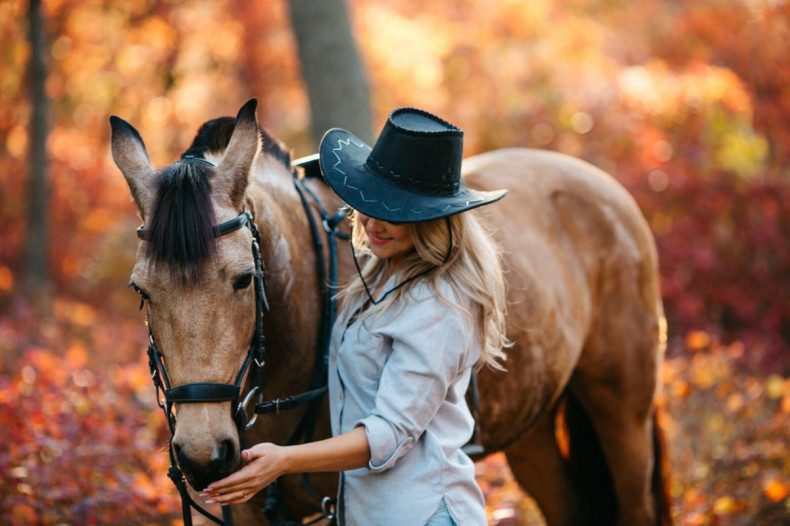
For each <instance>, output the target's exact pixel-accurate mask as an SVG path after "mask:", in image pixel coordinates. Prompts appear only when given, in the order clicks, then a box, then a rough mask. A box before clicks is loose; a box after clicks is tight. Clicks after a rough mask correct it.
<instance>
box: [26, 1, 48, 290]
mask: <svg viewBox="0 0 790 526" xmlns="http://www.w3.org/2000/svg"><path fill="white" fill-rule="evenodd" d="M40 8H41V0H30V8H29V11H28V21H29V24H30V27H29V32H28V36H29V40H30V70H29V74H30V77H29V80H30V98H31V101H30V102H31V106H32V111H31V116H30V174H29V179H28V194H27V205H28V207H27V231H26V233H25V248H24V254H25V261H24V278H23V279H24V286H25V290H26V292H27V293H28V294H30V295H35V296H39V295H42V294H45V293H46V292H47V288H48V283H49V272H48V249H47V247H48V242H49V238H48V233H47V218H48V213H47V210H48V208H47V194H48V191H47V152H46V142H47V133H48V123H47V107H48V102H47V95H46V92H45V90H44V84H45V82H46V77H47V72H46V66H45V63H44V57H45V53H46V51H45V49H46V45H45V37H44V29H43V24H42V21H41V11H40Z"/></svg>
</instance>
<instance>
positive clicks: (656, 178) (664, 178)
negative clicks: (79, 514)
mask: <svg viewBox="0 0 790 526" xmlns="http://www.w3.org/2000/svg"><path fill="white" fill-rule="evenodd" d="M647 183H648V184H649V185H650V188H651V189H652V190H653V191H654V192H663V191H664V190H666V189H667V187H668V186H669V176H668V175H667V174H666V172H664V171H663V170H653V171H651V172H650V173H649V174H647Z"/></svg>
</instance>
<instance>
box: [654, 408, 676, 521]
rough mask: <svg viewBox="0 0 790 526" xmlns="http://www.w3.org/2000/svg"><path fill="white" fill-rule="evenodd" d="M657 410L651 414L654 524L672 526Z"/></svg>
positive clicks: (662, 436)
mask: <svg viewBox="0 0 790 526" xmlns="http://www.w3.org/2000/svg"><path fill="white" fill-rule="evenodd" d="M658 411H659V410H658V408H656V410H655V411H654V412H653V479H652V481H651V482H652V484H651V486H652V491H653V500H654V502H655V505H656V524H658V525H659V526H672V524H673V523H672V501H671V498H670V495H669V478H668V476H667V475H668V472H669V469H668V467H669V462H668V460H669V459H668V458H667V454H666V453H667V446H666V438H665V437H664V431H663V430H662V429H661V425H660V423H659V420H660V419H659V414H658Z"/></svg>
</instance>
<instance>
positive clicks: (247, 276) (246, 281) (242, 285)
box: [233, 272, 252, 290]
mask: <svg viewBox="0 0 790 526" xmlns="http://www.w3.org/2000/svg"><path fill="white" fill-rule="evenodd" d="M250 283H252V272H245V273H244V274H241V275H240V276H237V277H236V279H234V280H233V290H241V289H246V288H247V287H249V286H250Z"/></svg>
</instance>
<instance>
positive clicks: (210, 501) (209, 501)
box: [206, 499, 214, 504]
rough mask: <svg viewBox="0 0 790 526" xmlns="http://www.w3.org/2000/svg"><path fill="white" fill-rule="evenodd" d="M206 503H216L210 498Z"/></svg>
mask: <svg viewBox="0 0 790 526" xmlns="http://www.w3.org/2000/svg"><path fill="white" fill-rule="evenodd" d="M206 504H214V501H213V500H211V499H209V500H207V501H206Z"/></svg>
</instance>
